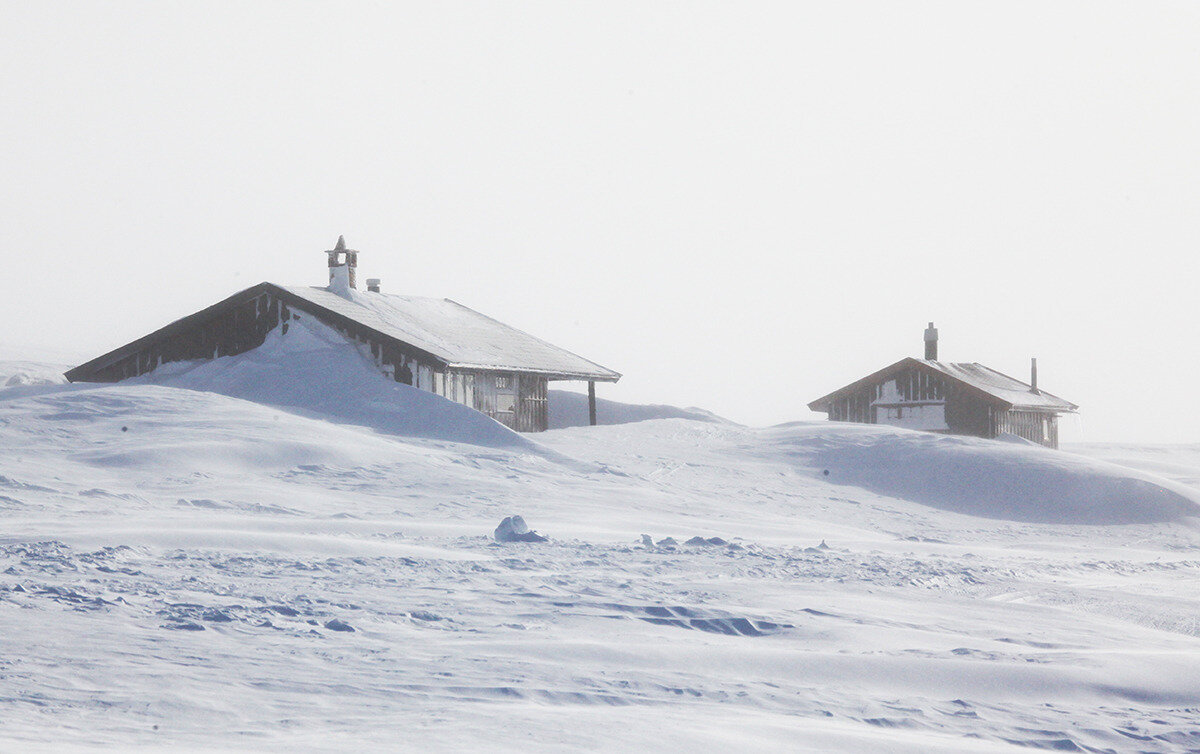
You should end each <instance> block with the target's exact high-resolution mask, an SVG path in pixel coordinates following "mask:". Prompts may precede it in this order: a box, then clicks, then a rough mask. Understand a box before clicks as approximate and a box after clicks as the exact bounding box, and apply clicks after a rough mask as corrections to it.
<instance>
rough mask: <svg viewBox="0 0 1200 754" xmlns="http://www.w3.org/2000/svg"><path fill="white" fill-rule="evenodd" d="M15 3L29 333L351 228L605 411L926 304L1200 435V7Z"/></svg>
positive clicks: (1069, 384) (741, 401)
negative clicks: (1196, 412) (1198, 56)
mask: <svg viewBox="0 0 1200 754" xmlns="http://www.w3.org/2000/svg"><path fill="white" fill-rule="evenodd" d="M3 8H4V15H5V18H6V24H5V28H4V30H3V31H0V40H2V41H3V45H2V46H0V61H2V62H3V67H4V70H5V72H6V75H5V76H4V77H3V78H0V95H2V96H3V98H4V102H5V103H6V106H5V108H4V109H3V110H2V111H0V132H2V133H3V135H4V143H5V144H6V149H5V158H6V159H5V164H6V167H7V168H8V173H9V180H8V181H6V184H5V188H4V189H3V194H2V196H3V204H4V207H5V218H6V222H4V223H2V224H0V243H3V244H4V247H5V249H6V250H7V254H8V258H9V259H10V260H11V264H12V266H11V267H10V271H9V275H8V276H7V278H6V282H5V283H4V284H3V287H2V288H0V290H2V291H3V296H0V316H3V318H4V321H5V322H6V323H7V326H6V327H5V328H3V329H2V330H0V346H3V351H4V352H5V353H8V352H12V353H13V354H14V355H16V354H17V353H18V352H20V351H22V349H24V350H26V351H28V352H30V353H32V352H33V351H38V352H39V353H58V354H61V355H74V356H76V357H77V358H80V359H83V358H91V357H93V356H96V355H99V354H100V353H102V352H104V351H107V350H109V349H111V348H114V347H116V346H119V345H121V344H123V343H126V342H128V341H130V340H132V339H134V338H136V337H139V336H141V335H144V334H146V333H147V332H150V331H152V330H154V329H157V328H159V327H161V326H162V325H164V324H166V323H167V322H169V321H171V320H173V319H176V318H178V317H181V316H185V315H187V314H190V313H192V312H194V311H197V310H198V309H200V308H203V307H204V306H207V305H209V304H211V303H214V302H215V301H217V300H220V299H221V298H224V297H226V296H228V295H230V294H232V293H234V292H235V291H237V290H241V289H243V288H246V287H248V286H250V285H253V284H255V283H257V282H260V281H263V280H269V281H272V282H278V283H285V284H309V285H321V284H323V283H324V282H325V280H324V274H325V269H324V255H323V254H322V253H321V252H322V251H323V250H325V249H328V248H331V246H332V244H333V243H334V242H335V241H336V239H337V236H338V235H339V234H344V235H345V237H346V240H347V242H348V243H349V245H350V246H351V247H352V248H355V249H357V250H359V251H360V252H361V256H360V259H359V265H360V273H359V274H360V279H362V278H366V277H379V278H382V279H383V290H384V291H385V292H392V293H408V294H413V295H430V296H438V297H447V298H452V299H455V300H456V301H460V302H462V303H464V304H466V305H467V306H470V307H472V308H474V309H477V310H479V311H482V312H484V313H486V314H488V315H490V316H493V317H495V318H497V319H499V320H501V321H503V322H506V323H508V324H511V325H513V326H515V327H519V328H521V329H524V330H527V331H529V332H531V333H533V334H535V335H538V336H539V337H542V338H545V339H546V340H549V341H550V342H552V343H555V344H556V345H560V346H562V347H564V348H567V349H569V350H571V351H574V352H577V353H579V354H581V355H583V356H585V357H587V358H589V359H592V360H594V361H596V362H598V363H600V364H603V365H605V366H607V367H610V368H612V369H615V370H617V371H619V372H622V373H623V374H624V377H623V378H622V380H621V382H620V383H618V384H616V385H603V386H601V387H600V396H601V397H602V398H607V399H611V400H615V401H622V402H630V403H651V402H652V403H667V404H673V405H678V406H699V407H702V408H705V409H708V410H711V411H713V412H715V413H717V414H720V415H722V416H726V417H728V418H730V419H733V420H735V421H738V422H742V423H746V424H751V425H767V424H775V423H779V422H784V421H791V420H798V419H810V418H820V417H821V416H822V415H816V414H811V413H810V412H809V411H808V410H807V408H806V404H807V403H808V402H809V401H811V400H813V399H815V398H817V397H820V396H821V395H823V394H825V393H828V392H830V391H831V390H833V389H835V388H837V387H840V386H842V385H844V384H846V383H848V382H850V381H852V380H854V379H857V378H859V377H862V376H864V375H866V374H868V373H870V372H872V371H875V370H877V369H879V368H881V367H883V366H885V365H887V364H890V363H892V362H893V361H895V360H897V359H899V358H902V357H904V356H920V355H921V348H922V342H921V334H922V331H923V330H924V328H925V325H926V324H927V323H928V322H929V321H934V322H936V323H937V326H938V328H939V330H940V334H941V356H942V359H943V360H946V361H977V362H980V363H983V364H986V365H988V366H990V367H992V368H995V369H997V370H999V371H1001V372H1004V373H1007V374H1010V375H1012V376H1015V377H1018V378H1021V379H1026V378H1027V375H1028V368H1029V366H1028V365H1029V358H1030V357H1037V358H1038V364H1039V378H1040V384H1041V386H1042V387H1044V388H1045V389H1046V390H1048V391H1050V392H1052V393H1054V394H1056V395H1059V396H1061V397H1063V398H1066V399H1068V400H1070V401H1072V402H1074V403H1077V404H1079V405H1080V406H1081V414H1080V417H1079V418H1078V419H1071V418H1068V419H1066V420H1065V422H1064V428H1063V440H1064V442H1075V441H1115V440H1123V441H1140V442H1200V423H1195V422H1185V421H1180V419H1179V418H1178V416H1177V414H1178V409H1177V408H1176V407H1175V404H1180V403H1182V402H1184V399H1185V398H1186V397H1187V396H1188V395H1191V394H1192V392H1191V391H1192V388H1191V385H1190V372H1191V368H1192V367H1194V366H1195V364H1196V361H1197V357H1196V350H1197V347H1196V345H1195V344H1196V342H1197V337H1196V335H1197V333H1196V330H1197V321H1196V316H1195V315H1194V313H1193V311H1192V310H1193V308H1194V307H1193V305H1192V295H1191V294H1192V289H1193V287H1194V285H1193V283H1192V281H1191V280H1190V277H1191V276H1190V272H1191V269H1192V267H1193V266H1194V265H1191V264H1190V263H1189V262H1190V259H1191V255H1192V253H1193V249H1195V248H1196V247H1197V245H1198V244H1197V242H1198V241H1200V224H1198V223H1197V219H1196V210H1195V208H1196V207H1197V206H1200V203H1198V201H1197V200H1198V199H1200V169H1198V168H1200V153H1198V152H1197V150H1196V149H1195V147H1194V134H1195V133H1196V130H1197V127H1198V126H1200V97H1197V93H1200V86H1198V84H1200V81H1198V78H1200V67H1198V66H1197V63H1196V60H1195V41H1194V40H1195V39H1197V38H1198V37H1200V10H1198V9H1197V8H1196V7H1195V6H1192V5H1188V4H1184V3H1165V2H1164V3H1154V4H1139V5H1134V4H1126V3H1105V2H1090V3H1083V2H1055V3H1049V4H1046V3H1006V4H1003V5H1000V4H995V5H974V4H972V5H969V6H968V5H963V4H958V3H950V2H939V3H916V4H905V5H903V6H897V5H894V4H886V3H840V4H826V3H820V4H809V3H797V4H755V5H745V4H738V5H736V6H735V5H732V4H712V3H698V4H688V5H670V6H668V5H665V4H663V5H646V4H638V3H605V4H602V5H601V4H594V5H562V4H556V3H522V4H520V5H490V4H478V5H467V4H462V5H439V6H436V7H430V6H424V5H403V4H401V5H397V6H374V5H365V4H362V5H340V4H339V5H332V4H330V5H324V4H316V3H306V4H283V3H260V4H253V5H209V4H206V5H192V6H189V5H182V4H179V5H174V4H173V5H162V4H156V3H123V4H121V5H119V6H118V5H99V4H86V3H45V4H36V5H33V4H21V3H16V2H4V3H3ZM35 355H36V354H35ZM563 386H564V387H568V388H569V387H572V386H570V385H563ZM555 387H557V385H556V386H555ZM574 387H578V386H574ZM1147 391H1148V392H1150V394H1152V395H1154V396H1155V398H1156V401H1154V402H1150V401H1147V400H1146V399H1145V398H1144V397H1143V395H1142V394H1143V393H1145V392H1147Z"/></svg>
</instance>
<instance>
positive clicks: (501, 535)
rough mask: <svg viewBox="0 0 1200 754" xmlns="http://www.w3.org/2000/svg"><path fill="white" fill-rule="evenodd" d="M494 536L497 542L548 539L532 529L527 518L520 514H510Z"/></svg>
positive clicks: (541, 540) (497, 528)
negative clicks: (527, 523)
mask: <svg viewBox="0 0 1200 754" xmlns="http://www.w3.org/2000/svg"><path fill="white" fill-rule="evenodd" d="M492 536H493V537H495V539H496V541H497V542H545V541H547V539H548V538H547V537H543V536H542V535H541V534H538V533H537V532H535V531H530V530H529V527H528V526H527V525H526V524H525V519H523V518H521V517H520V516H509V517H508V518H506V519H504V520H503V521H501V522H500V525H499V526H497V527H496V531H495V532H494V533H493V535H492Z"/></svg>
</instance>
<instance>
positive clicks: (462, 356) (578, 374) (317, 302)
mask: <svg viewBox="0 0 1200 754" xmlns="http://www.w3.org/2000/svg"><path fill="white" fill-rule="evenodd" d="M264 293H272V294H274V295H276V296H278V297H279V298H280V299H282V300H283V301H284V302H285V303H286V304H287V305H288V306H291V307H293V308H298V309H301V310H303V311H307V312H308V313H309V314H311V315H313V316H318V317H319V316H322V315H324V316H327V317H328V318H329V320H330V321H331V323H332V324H334V325H336V326H338V327H342V328H349V329H351V330H358V331H360V332H361V333H363V334H366V335H369V336H372V337H382V338H385V339H391V340H393V341H398V342H399V343H400V344H401V345H404V346H407V347H408V348H409V349H410V350H413V351H417V352H420V353H422V354H423V355H424V356H425V357H426V358H429V359H431V360H433V361H437V362H442V363H444V364H445V365H446V366H447V367H451V368H459V369H475V370H486V371H510V372H526V373H533V374H538V375H542V376H545V377H546V378H547V379H551V380H595V381H597V382H616V381H617V380H619V379H620V378H621V375H620V374H619V373H617V372H614V371H612V370H611V369H606V368H605V367H602V366H600V365H599V364H596V363H595V362H592V361H588V360H587V359H585V358H583V357H582V356H577V355H576V354H573V353H571V352H570V351H567V350H565V349H562V348H559V347H558V346H555V345H552V344H550V343H547V342H546V341H544V340H541V339H540V338H535V337H534V336H532V335H530V334H529V333H526V332H523V331H521V330H518V329H516V328H515V327H509V326H508V325H506V324H504V323H502V322H498V321H496V320H494V319H492V318H491V317H488V316H485V315H483V314H480V313H479V312H477V311H475V310H473V309H468V308H467V307H465V306H463V305H462V304H459V303H456V302H454V301H451V300H450V299H438V298H422V297H419V296H397V295H392V294H385V293H373V292H367V293H363V292H361V291H357V290H354V289H351V290H350V298H343V297H342V296H340V295H338V294H336V293H331V292H330V291H329V290H328V289H326V288H315V287H312V288H310V287H306V286H283V285H276V284H275V283H259V284H258V285H255V286H252V287H250V288H247V289H245V290H243V291H239V292H237V293H235V294H233V295H232V296H230V297H229V298H227V299H225V300H223V301H219V302H217V303H216V304H213V305H212V306H210V307H207V308H205V309H202V310H200V311H198V312H195V313H194V314H189V315H188V316H186V317H183V318H181V319H178V320H175V321H174V322H171V323H170V324H168V325H166V326H164V327H161V328H159V329H158V330H155V331H154V332H152V333H150V334H149V335H145V336H143V337H141V338H138V339H137V340H134V341H131V342H129V343H126V344H125V345H123V346H121V347H119V348H116V349H114V350H112V351H109V352H108V353H106V354H103V355H101V356H97V357H96V358H94V359H92V360H91V361H88V362H86V363H84V364H81V365H79V366H77V367H75V368H74V369H71V370H69V371H68V372H67V373H66V376H67V379H69V380H71V381H72V382H75V381H80V380H83V381H86V380H88V379H89V378H90V377H91V376H92V375H93V374H95V373H96V372H98V371H99V370H101V369H104V368H105V367H107V366H109V365H111V364H113V363H116V362H117V361H120V360H121V359H123V358H126V357H127V356H129V355H131V354H134V353H138V352H139V351H141V350H142V349H145V348H147V347H149V346H150V345H152V344H154V343H160V342H162V341H164V340H168V339H170V338H173V337H178V336H181V335H183V334H184V333H186V332H187V331H189V330H190V329H191V328H193V327H196V326H199V325H201V324H203V323H204V322H206V321H208V320H211V319H212V318H214V317H216V316H219V315H220V314H221V313H222V312H224V311H226V310H227V309H228V308H230V307H232V306H236V305H238V304H240V303H242V302H245V301H246V300H248V299H251V298H254V297H255V296H260V295H262V294H264Z"/></svg>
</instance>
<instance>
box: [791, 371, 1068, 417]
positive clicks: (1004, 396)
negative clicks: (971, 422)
mask: <svg viewBox="0 0 1200 754" xmlns="http://www.w3.org/2000/svg"><path fill="white" fill-rule="evenodd" d="M906 367H916V368H918V369H928V370H932V371H935V372H938V373H940V374H942V375H945V376H946V377H949V378H950V379H952V380H954V381H955V382H957V383H959V384H961V385H965V386H967V387H968V388H972V389H973V390H974V391H975V392H976V394H982V395H983V397H985V398H990V399H991V400H993V401H995V402H997V403H1000V404H1002V405H1003V406H1004V407H1005V408H1014V409H1025V410H1030V411H1052V412H1063V411H1075V410H1076V409H1078V408H1079V406H1076V405H1075V404H1074V403H1071V402H1070V401H1066V400H1063V399H1062V398H1059V397H1058V396H1056V395H1052V394H1050V393H1047V392H1046V391H1045V390H1040V389H1039V390H1038V391H1037V392H1034V390H1033V386H1032V385H1030V384H1029V383H1026V382H1021V381H1020V380H1018V379H1015V378H1013V377H1009V376H1008V375H1006V374H1002V373H1000V372H997V371H996V370H995V369H992V368H990V367H985V366H984V365H983V364H978V363H974V362H970V363H949V362H944V361H931V360H929V359H914V358H907V359H901V360H900V361H897V362H896V363H895V364H892V365H891V366H888V367H885V368H883V369H881V370H879V371H878V372H875V373H874V374H872V375H869V376H867V377H864V378H862V379H861V380H857V381H856V382H853V383H851V384H849V385H847V386H845V387H843V388H840V389H838V390H835V391H833V392H832V393H830V394H829V395H826V396H824V397H822V398H818V399H817V400H815V401H813V402H812V403H810V404H808V407H809V408H810V409H812V410H813V411H828V410H829V404H830V403H831V402H833V401H834V400H836V399H838V398H841V397H842V396H844V395H846V394H848V393H853V392H855V391H857V390H859V389H860V388H862V387H864V386H866V385H868V384H873V383H875V382H877V381H879V380H883V379H887V378H888V377H889V376H890V375H892V374H893V373H895V372H898V371H900V370H901V369H904V368H906Z"/></svg>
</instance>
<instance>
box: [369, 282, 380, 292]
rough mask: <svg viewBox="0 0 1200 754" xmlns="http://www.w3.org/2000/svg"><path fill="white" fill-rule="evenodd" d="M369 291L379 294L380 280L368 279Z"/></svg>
mask: <svg viewBox="0 0 1200 754" xmlns="http://www.w3.org/2000/svg"><path fill="white" fill-rule="evenodd" d="M367 290H368V291H370V292H371V293H379V278H367Z"/></svg>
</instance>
